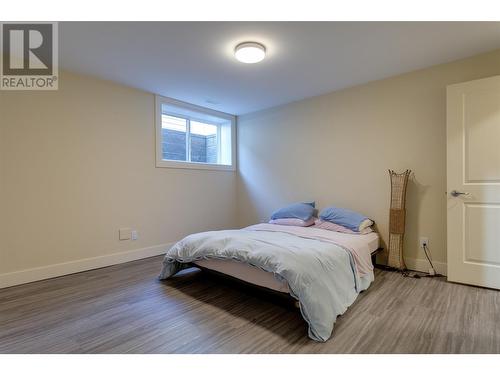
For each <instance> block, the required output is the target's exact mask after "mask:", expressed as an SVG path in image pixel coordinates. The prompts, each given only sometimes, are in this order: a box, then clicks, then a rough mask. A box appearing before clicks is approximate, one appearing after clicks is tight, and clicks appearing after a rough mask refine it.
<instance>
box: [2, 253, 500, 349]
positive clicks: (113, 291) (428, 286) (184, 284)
mask: <svg viewBox="0 0 500 375" xmlns="http://www.w3.org/2000/svg"><path fill="white" fill-rule="evenodd" d="M160 265H161V257H154V258H149V259H144V260H140V261H135V262H130V263H126V264H122V265H117V266H112V267H108V268H102V269H99V270H93V271H88V272H82V273H79V274H74V275H69V276H64V277H60V278H56V279H51V280H46V281H40V282H36V283H32V284H27V285H21V286H17V287H12V288H7V289H2V290H0V353H500V292H498V291H494V290H489V289H483V288H476V287H470V286H465V285H459V284H452V283H447V282H446V281H445V280H444V279H430V278H423V279H411V278H403V277H402V276H401V275H399V274H397V273H392V272H387V271H381V270H376V277H375V282H374V283H373V284H372V286H371V287H370V288H369V289H368V290H367V291H366V292H363V293H362V294H361V295H360V296H359V297H358V299H357V300H356V302H355V303H354V304H353V305H352V306H351V307H350V308H349V310H348V311H347V312H346V313H345V314H344V315H343V316H341V317H339V318H338V320H337V323H336V325H335V328H334V333H333V336H332V337H331V338H330V340H329V341H328V342H326V343H317V342H314V341H312V340H310V339H308V337H307V327H306V323H305V322H304V320H303V319H302V317H301V316H300V312H299V311H298V310H297V309H294V308H293V307H291V306H290V304H289V303H287V302H285V301H286V300H280V299H276V298H275V297H273V296H270V295H267V294H263V293H262V292H260V291H256V290H254V289H253V288H245V287H242V286H241V285H235V284H234V283H232V282H230V281H228V280H223V279H220V278H217V277H214V276H211V275H209V274H207V273H205V272H201V271H199V270H197V269H190V270H185V271H183V272H182V274H180V275H178V276H176V277H174V278H173V279H171V280H167V281H163V282H161V281H159V280H158V279H157V275H158V273H159V270H160Z"/></svg>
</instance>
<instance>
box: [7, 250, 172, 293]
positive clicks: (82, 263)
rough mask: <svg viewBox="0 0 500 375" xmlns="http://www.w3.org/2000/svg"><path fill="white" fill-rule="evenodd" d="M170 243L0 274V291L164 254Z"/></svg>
mask: <svg viewBox="0 0 500 375" xmlns="http://www.w3.org/2000/svg"><path fill="white" fill-rule="evenodd" d="M171 246H172V243H167V244H162V245H157V246H151V247H145V248H142V249H136V250H130V251H122V252H117V253H112V254H108V255H102V256H98V257H94V258H85V259H79V260H75V261H71V262H65V263H58V264H52V265H50V266H43V267H36V268H29V269H26V270H21V271H16V272H10V273H3V274H0V289H1V288H7V287H9V286H14V285H20V284H26V283H31V282H33V281H39V280H45V279H51V278H53V277H59V276H64V275H69V274H72V273H77V272H82V271H88V270H92V269H96V268H101V267H107V266H112V265H115V264H120V263H126V262H131V261H133V260H138V259H144V258H149V257H153V256H155V255H162V254H165V253H166V251H167V250H168V249H169V248H170V247H171Z"/></svg>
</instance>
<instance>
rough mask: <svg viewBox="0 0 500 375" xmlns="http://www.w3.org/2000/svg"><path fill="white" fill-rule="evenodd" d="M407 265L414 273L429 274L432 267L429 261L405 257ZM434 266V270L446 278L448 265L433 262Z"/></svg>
mask: <svg viewBox="0 0 500 375" xmlns="http://www.w3.org/2000/svg"><path fill="white" fill-rule="evenodd" d="M405 263H406V267H408V269H409V270H413V271H420V272H429V269H430V268H431V265H430V264H429V261H428V260H427V259H417V258H407V257H405ZM432 264H433V265H434V268H435V269H436V272H437V273H440V274H441V275H445V276H446V274H447V272H446V269H447V265H446V263H443V262H437V261H435V260H433V261H432Z"/></svg>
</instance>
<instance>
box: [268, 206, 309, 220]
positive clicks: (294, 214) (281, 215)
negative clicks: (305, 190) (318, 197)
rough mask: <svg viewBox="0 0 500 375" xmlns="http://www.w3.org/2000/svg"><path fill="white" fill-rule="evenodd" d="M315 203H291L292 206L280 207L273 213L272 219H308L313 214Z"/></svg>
mask: <svg viewBox="0 0 500 375" xmlns="http://www.w3.org/2000/svg"><path fill="white" fill-rule="evenodd" d="M315 205H316V204H315V202H307V203H295V204H291V205H290V206H286V207H283V208H280V209H279V210H278V211H274V212H273V214H272V215H271V220H276V219H290V218H294V219H301V220H304V221H307V220H309V219H310V218H311V217H312V216H313V214H314V206H315Z"/></svg>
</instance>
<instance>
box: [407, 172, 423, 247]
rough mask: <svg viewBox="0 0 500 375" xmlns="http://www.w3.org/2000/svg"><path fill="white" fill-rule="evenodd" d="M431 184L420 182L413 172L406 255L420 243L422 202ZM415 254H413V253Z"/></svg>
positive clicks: (410, 181)
mask: <svg viewBox="0 0 500 375" xmlns="http://www.w3.org/2000/svg"><path fill="white" fill-rule="evenodd" d="M429 188H430V186H429V185H424V184H422V183H420V182H419V181H418V179H417V177H416V176H415V173H414V172H411V175H410V178H409V180H408V187H407V191H406V212H407V214H406V231H405V240H404V254H403V255H404V256H408V255H409V254H408V249H411V248H414V247H415V246H414V244H417V243H418V234H419V233H421V228H420V224H419V223H420V215H421V212H422V202H423V200H424V199H423V198H424V196H425V194H426V193H427V191H428V190H429ZM412 245H413V246H412ZM412 255H413V254H412Z"/></svg>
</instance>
